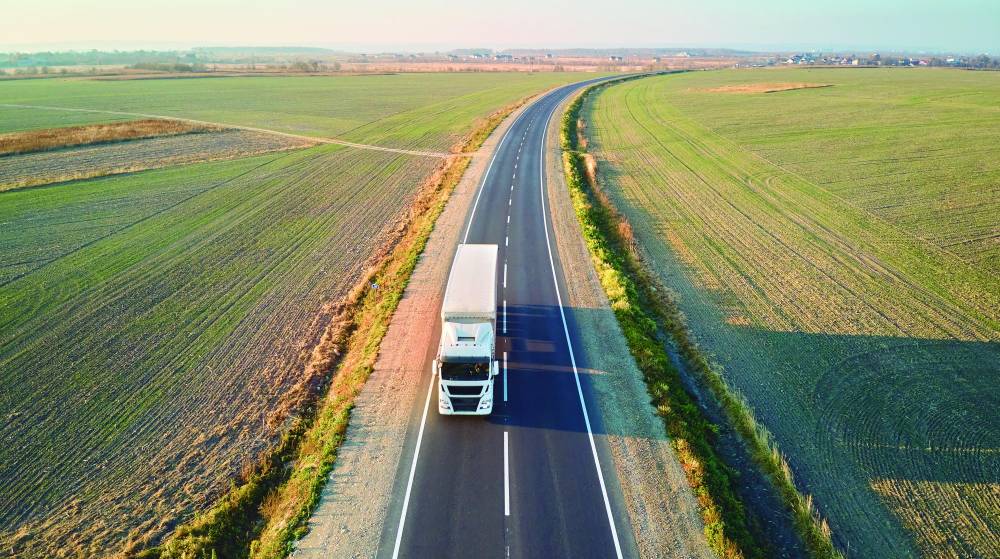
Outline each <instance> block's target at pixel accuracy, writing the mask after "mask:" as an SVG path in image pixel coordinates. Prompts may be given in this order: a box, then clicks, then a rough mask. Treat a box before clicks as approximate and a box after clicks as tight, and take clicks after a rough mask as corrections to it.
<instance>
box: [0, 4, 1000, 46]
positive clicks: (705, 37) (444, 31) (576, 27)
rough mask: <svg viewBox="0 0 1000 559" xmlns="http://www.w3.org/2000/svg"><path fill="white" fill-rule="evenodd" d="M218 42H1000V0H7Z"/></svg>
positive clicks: (88, 42) (88, 29)
mask: <svg viewBox="0 0 1000 559" xmlns="http://www.w3.org/2000/svg"><path fill="white" fill-rule="evenodd" d="M212 45H215V46H222V45H295V46H328V47H333V48H337V47H340V48H347V49H350V50H390V49H393V50H436V49H442V50H443V49H449V48H456V47H483V48H510V47H549V48H557V47H571V46H578V47H656V46H692V47H694V46H701V47H738V48H753V49H761V50H762V49H789V48H794V49H828V50H829V49H881V50H888V49H893V48H896V49H906V50H929V51H951V52H970V53H977V52H989V53H991V54H1000V0H881V1H880V0H867V1H865V0H836V1H828V2H824V1H819V0H768V1H756V2H745V1H739V0H617V1H600V0H576V1H569V0H491V1H488V2H480V1H475V0H465V1H458V0H350V1H349V0H283V1H279V0H0V50H13V49H30V50H37V48H39V47H42V48H89V47H95V48H121V49H131V48H138V47H155V48H170V47H174V48H186V47H191V46H212Z"/></svg>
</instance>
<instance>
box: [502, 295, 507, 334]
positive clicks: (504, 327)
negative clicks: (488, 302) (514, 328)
mask: <svg viewBox="0 0 1000 559" xmlns="http://www.w3.org/2000/svg"><path fill="white" fill-rule="evenodd" d="M503 333H504V334H506V333H507V299H504V300H503Z"/></svg>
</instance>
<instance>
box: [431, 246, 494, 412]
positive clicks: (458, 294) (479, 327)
mask: <svg viewBox="0 0 1000 559" xmlns="http://www.w3.org/2000/svg"><path fill="white" fill-rule="evenodd" d="M496 324H497V245H468V244H460V245H458V250H457V251H456V252H455V261H454V263H452V265H451V274H449V276H448V286H447V287H446V288H445V292H444V303H443V304H442V305H441V344H440V345H439V346H438V353H437V359H435V360H434V364H433V365H432V367H433V369H432V371H431V372H432V374H436V376H437V378H438V412H439V413H442V414H445V415H460V414H461V415H489V414H490V413H491V412H492V411H493V377H494V376H496V375H497V374H498V373H499V364H498V363H497V360H496Z"/></svg>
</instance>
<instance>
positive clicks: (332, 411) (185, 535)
mask: <svg viewBox="0 0 1000 559" xmlns="http://www.w3.org/2000/svg"><path fill="white" fill-rule="evenodd" d="M529 99H530V97H529V98H525V99H522V100H521V101H519V102H517V103H515V104H512V105H510V106H507V107H504V108H503V109H501V110H499V111H496V112H495V113H493V114H492V115H490V116H489V117H487V118H485V119H483V120H482V121H481V122H479V123H478V125H477V126H476V128H475V129H474V130H473V131H472V132H471V133H470V134H469V136H468V137H467V138H466V139H464V140H463V141H462V142H460V143H459V144H458V145H457V146H456V147H455V149H454V150H453V151H454V152H455V153H468V152H472V151H475V150H477V149H478V148H479V147H480V145H481V144H482V143H483V141H484V140H485V139H486V138H487V137H488V136H489V133H490V132H491V131H493V130H494V129H496V128H497V126H498V125H499V124H500V123H501V122H503V121H504V119H505V118H506V117H507V116H508V115H509V114H511V113H512V112H514V111H515V110H517V109H518V108H519V107H521V106H523V105H524V104H525V103H526V102H527V101H528V100H529ZM484 130H485V132H484ZM470 161H472V158H470V157H468V156H453V157H448V158H447V159H444V160H442V162H441V164H439V165H438V167H437V168H436V170H435V171H434V173H433V174H432V175H431V176H430V177H428V179H427V180H426V182H425V184H424V185H423V187H422V188H421V189H420V191H419V193H418V194H417V196H416V198H415V200H414V202H413V204H412V205H411V207H410V209H409V211H408V215H406V216H403V219H401V224H400V226H399V227H398V228H397V229H396V230H395V231H394V232H393V234H392V235H391V238H390V239H388V241H387V242H386V243H385V244H384V245H383V247H382V249H380V250H379V251H377V252H376V253H375V254H374V255H373V256H372V257H371V258H370V265H369V266H368V268H367V269H368V272H367V273H366V274H364V276H363V277H362V278H361V280H360V281H359V282H358V284H357V285H356V287H355V288H354V289H353V290H352V291H351V293H350V294H349V295H348V296H347V297H346V298H345V299H344V300H343V301H341V302H338V303H337V304H336V305H335V309H333V312H335V313H336V315H337V318H336V319H335V320H333V321H332V322H331V324H330V327H329V328H328V329H327V330H326V332H325V333H324V334H323V336H322V339H321V341H320V342H319V344H318V345H317V346H316V347H315V348H313V350H312V359H311V360H310V362H309V365H308V367H309V368H312V369H316V370H318V371H320V373H321V376H322V377H323V378H325V379H326V381H325V384H324V386H322V387H321V388H320V389H319V390H317V391H316V393H317V396H316V397H315V398H314V400H313V401H312V402H310V403H309V404H308V405H307V406H306V407H305V408H304V409H303V410H302V412H301V414H300V416H299V419H297V420H296V423H295V425H294V426H293V427H292V428H291V429H290V430H289V431H288V433H287V435H286V436H285V437H284V438H283V439H282V441H281V442H280V443H279V445H278V446H277V447H276V449H275V450H274V451H273V452H272V453H270V454H268V455H267V456H265V457H263V458H262V460H261V461H260V463H259V465H258V467H257V468H255V469H254V471H252V472H248V473H247V474H246V475H245V476H244V480H243V481H242V482H241V483H240V484H238V485H234V487H233V488H232V490H231V491H230V492H229V493H227V494H226V495H225V496H224V497H223V498H222V499H221V500H220V501H219V502H218V503H217V504H216V505H215V506H214V507H212V508H211V509H209V510H208V511H206V512H205V513H202V514H200V515H198V516H196V517H195V518H194V519H193V520H191V521H190V522H188V523H186V524H184V525H182V526H180V527H179V528H178V529H177V530H176V531H175V532H174V534H173V535H172V536H171V537H170V538H169V539H168V540H167V541H166V542H165V543H164V544H163V545H162V546H159V547H156V548H150V549H146V550H143V551H136V550H125V551H126V554H131V555H134V556H137V557H144V558H152V557H163V558H175V557H177V558H179V557H185V558H190V557H216V556H219V557H243V556H249V557H255V558H256V557H260V558H275V557H285V556H287V555H288V554H289V553H290V552H291V551H292V550H293V548H294V546H295V542H296V541H297V540H298V539H299V538H301V537H302V536H303V535H304V534H305V533H306V532H307V531H309V529H310V527H311V526H310V524H309V520H310V517H311V516H312V513H313V511H314V510H315V509H316V507H317V505H319V504H320V501H321V496H322V495H323V488H324V486H325V485H326V482H327V481H328V480H329V479H330V473H331V470H332V469H333V467H334V464H335V463H336V462H339V460H338V456H339V454H340V452H341V445H342V443H343V442H344V440H345V434H346V433H347V431H348V426H349V424H351V425H353V424H354V423H355V420H354V418H353V417H352V410H353V408H354V405H355V399H356V398H357V397H358V395H359V393H360V392H361V389H362V387H363V386H365V383H366V381H367V380H368V379H369V377H370V376H371V375H372V373H373V371H374V370H376V368H377V361H376V360H377V358H378V357H379V349H380V346H381V344H382V341H383V339H384V338H385V337H386V335H387V333H388V332H389V325H390V319H391V318H392V317H393V315H394V312H395V311H396V309H397V306H398V305H399V304H400V301H401V300H403V298H404V293H405V292H406V289H407V286H408V285H409V282H410V278H411V274H412V273H413V271H414V268H415V267H416V266H417V263H418V262H420V261H422V260H421V258H420V256H421V254H422V253H423V251H424V249H425V248H426V246H427V243H428V240H429V239H430V238H431V234H432V232H434V231H435V224H436V223H437V221H438V218H439V216H441V214H442V212H444V211H445V208H446V206H449V199H451V194H452V192H453V191H454V190H455V189H456V187H457V186H458V185H459V184H460V183H462V177H463V175H464V174H465V171H466V169H467V168H468V167H469V165H470ZM463 184H464V183H463ZM461 215H462V216H464V215H465V214H464V213H462V214H461ZM440 285H443V282H442V283H441V284H440ZM405 409H408V408H405ZM400 441H401V439H400ZM392 471H395V470H394V467H393V469H392ZM389 483H391V478H390V482H389ZM370 490H371V488H369V491H370ZM377 493H378V492H376V494H377ZM382 493H384V494H385V495H386V496H388V494H389V491H388V490H386V491H384V492H382ZM367 495H368V496H369V497H371V495H372V493H368V494H367ZM377 536H378V535H377V534H376V535H375V538H376V543H377Z"/></svg>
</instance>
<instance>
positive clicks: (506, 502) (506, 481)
mask: <svg viewBox="0 0 1000 559" xmlns="http://www.w3.org/2000/svg"><path fill="white" fill-rule="evenodd" d="M507 446H508V444H507V431H504V432H503V515H504V516H510V459H509V458H508V456H507V455H508V452H507Z"/></svg>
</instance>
